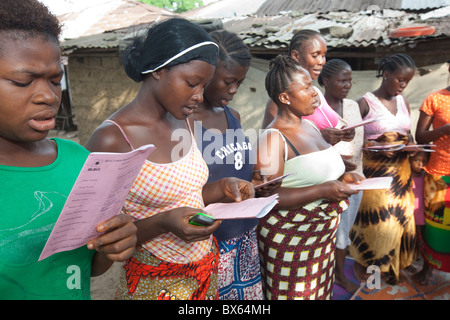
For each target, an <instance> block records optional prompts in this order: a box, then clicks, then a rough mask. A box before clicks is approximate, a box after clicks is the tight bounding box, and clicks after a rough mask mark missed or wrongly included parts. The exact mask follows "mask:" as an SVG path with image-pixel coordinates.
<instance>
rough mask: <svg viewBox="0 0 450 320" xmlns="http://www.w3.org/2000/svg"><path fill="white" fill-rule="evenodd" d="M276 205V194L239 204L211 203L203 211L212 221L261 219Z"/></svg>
mask: <svg viewBox="0 0 450 320" xmlns="http://www.w3.org/2000/svg"><path fill="white" fill-rule="evenodd" d="M277 203H278V194H273V195H271V196H270V197H261V198H250V199H247V200H243V201H241V202H231V203H212V204H210V205H208V206H206V208H204V209H203V210H204V211H206V212H207V213H209V214H210V215H211V216H213V217H214V219H247V218H262V217H264V216H265V215H266V214H267V213H269V211H270V210H272V208H273V207H274V206H275V205H276V204H277Z"/></svg>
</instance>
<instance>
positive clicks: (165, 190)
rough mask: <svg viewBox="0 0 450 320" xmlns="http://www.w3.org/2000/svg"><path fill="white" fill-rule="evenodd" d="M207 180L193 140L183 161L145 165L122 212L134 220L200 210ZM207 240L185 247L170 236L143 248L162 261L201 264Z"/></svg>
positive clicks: (208, 244) (147, 243) (147, 162)
mask: <svg viewBox="0 0 450 320" xmlns="http://www.w3.org/2000/svg"><path fill="white" fill-rule="evenodd" d="M207 179H208V167H207V166H206V163H205V162H204V161H203V158H202V155H201V153H200V151H199V150H198V148H197V146H196V143H195V140H194V139H192V146H191V149H190V151H189V153H188V154H187V155H186V156H185V157H183V158H182V159H180V160H178V161H175V162H171V163H166V164H158V163H153V162H150V161H148V160H147V161H146V162H145V164H144V166H143V167H142V169H141V172H140V173H139V176H138V177H137V179H136V181H135V183H134V184H133V186H132V187H131V190H130V193H129V195H128V197H127V199H126V201H125V206H124V211H125V213H126V214H129V215H130V216H132V217H133V218H134V219H136V220H140V219H144V218H148V217H151V216H153V215H155V214H158V213H160V212H164V211H168V210H171V209H174V208H178V207H183V206H189V207H193V208H203V207H204V203H203V198H202V188H203V186H204V184H205V183H206V181H207ZM211 242H212V237H211V238H210V239H209V240H204V241H197V242H193V243H186V242H184V241H183V240H181V239H180V238H178V237H177V236H175V235H174V234H172V233H165V234H162V235H160V236H158V237H156V238H153V239H152V240H150V241H148V242H146V243H144V244H143V245H142V247H143V248H144V249H146V250H148V251H149V252H151V253H152V254H154V255H155V256H156V257H158V258H159V259H161V260H164V261H168V262H173V263H188V262H193V261H197V260H200V259H201V258H202V257H203V256H204V255H205V254H206V253H207V252H208V251H209V250H210V248H211Z"/></svg>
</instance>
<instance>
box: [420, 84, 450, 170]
mask: <svg viewBox="0 0 450 320" xmlns="http://www.w3.org/2000/svg"><path fill="white" fill-rule="evenodd" d="M419 110H420V111H423V112H425V113H426V114H427V115H429V116H432V117H433V123H432V124H433V129H434V130H436V129H438V128H440V127H442V126H443V125H445V124H447V123H450V91H448V90H446V89H442V90H439V91H437V92H433V93H430V94H429V95H428V96H427V97H426V99H425V100H424V102H423V103H422V105H421V107H420V109H419ZM433 144H435V145H436V147H434V148H433V149H434V150H435V152H432V153H431V155H430V160H429V161H428V164H427V166H426V168H425V170H426V171H427V172H428V173H430V174H434V175H441V176H444V175H447V176H448V175H450V135H448V134H447V135H443V136H442V137H440V138H439V139H437V140H435V141H433Z"/></svg>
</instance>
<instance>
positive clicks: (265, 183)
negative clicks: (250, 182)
mask: <svg viewBox="0 0 450 320" xmlns="http://www.w3.org/2000/svg"><path fill="white" fill-rule="evenodd" d="M291 174H293V173H287V174H285V175H282V176H279V177H277V178H275V179H272V180H269V181H266V182H264V183H261V184H258V185H257V186H255V187H254V188H255V190H258V189H260V188H262V187H264V186H267V185H269V184H271V183H274V182H277V181H280V180H283V179H284V178H286V177H288V176H290V175H291Z"/></svg>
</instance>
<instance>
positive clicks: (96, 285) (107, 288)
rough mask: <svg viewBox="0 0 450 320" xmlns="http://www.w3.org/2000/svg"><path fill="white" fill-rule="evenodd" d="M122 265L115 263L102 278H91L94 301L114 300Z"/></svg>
mask: <svg viewBox="0 0 450 320" xmlns="http://www.w3.org/2000/svg"><path fill="white" fill-rule="evenodd" d="M120 268H122V263H118V262H116V263H114V264H113V265H112V267H111V268H110V269H109V270H108V271H107V272H105V273H104V274H102V275H101V276H98V277H95V278H91V299H92V300H114V295H115V293H116V289H117V284H118V282H119V281H118V280H119V274H120Z"/></svg>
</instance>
